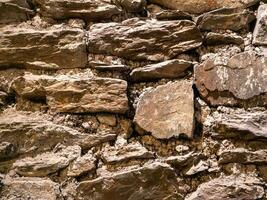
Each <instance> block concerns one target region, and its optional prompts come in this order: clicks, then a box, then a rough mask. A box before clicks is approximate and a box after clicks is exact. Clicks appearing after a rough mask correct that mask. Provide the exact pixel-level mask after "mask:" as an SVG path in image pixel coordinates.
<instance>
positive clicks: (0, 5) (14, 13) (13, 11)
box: [0, 0, 34, 24]
mask: <svg viewBox="0 0 267 200" xmlns="http://www.w3.org/2000/svg"><path fill="white" fill-rule="evenodd" d="M33 14H34V12H33V10H31V9H30V6H29V4H28V3H27V1H25V0H4V1H1V2H0V24H2V23H12V22H22V21H26V20H28V19H30V18H31V16H32V15H33Z"/></svg>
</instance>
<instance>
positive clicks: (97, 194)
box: [77, 163, 179, 200]
mask: <svg viewBox="0 0 267 200" xmlns="http://www.w3.org/2000/svg"><path fill="white" fill-rule="evenodd" d="M107 185H108V187H106V186H107ZM93 188H94V189H93ZM177 189H178V187H177V180H176V179H175V172H174V170H173V169H172V168H171V167H170V166H169V165H167V164H162V163H153V164H147V165H145V166H143V167H140V168H137V169H133V170H128V171H125V172H124V173H118V174H111V175H107V176H105V177H103V178H98V179H94V180H89V181H84V182H81V183H80V185H79V186H78V188H77V191H78V197H77V199H79V200H80V199H81V200H89V199H95V200H108V199H110V198H111V197H112V198H113V199H116V200H125V199H135V200H143V199H145V198H146V197H149V198H151V199H166V198H169V199H177V198H178V196H179V194H178V192H177Z"/></svg>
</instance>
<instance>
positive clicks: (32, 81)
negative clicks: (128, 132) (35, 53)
mask: <svg viewBox="0 0 267 200" xmlns="http://www.w3.org/2000/svg"><path fill="white" fill-rule="evenodd" d="M12 88H13V89H14V90H15V92H16V94H18V95H19V97H20V98H24V99H28V100H33V101H34V100H35V99H43V100H44V101H45V102H46V103H47V105H48V107H49V108H50V109H51V110H52V111H55V112H68V113H88V112H90V113H94V112H110V113H125V112H126V111H127V109H128V99H127V95H126V90H127V82H126V81H123V80H119V79H111V78H94V77H86V76H84V77H81V76H77V77H75V76H47V75H33V74H26V75H24V76H23V77H19V78H18V79H16V80H15V81H14V83H13V85H12Z"/></svg>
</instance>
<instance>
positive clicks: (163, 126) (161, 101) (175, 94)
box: [134, 80, 194, 139]
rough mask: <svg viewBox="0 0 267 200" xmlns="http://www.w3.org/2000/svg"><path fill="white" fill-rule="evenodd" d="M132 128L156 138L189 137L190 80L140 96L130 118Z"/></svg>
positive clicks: (191, 116)
mask: <svg viewBox="0 0 267 200" xmlns="http://www.w3.org/2000/svg"><path fill="white" fill-rule="evenodd" d="M134 122H135V123H136V125H137V126H138V127H139V128H141V129H142V130H144V131H145V132H149V133H151V134H152V135H153V136H154V137H156V138H159V139H168V138H171V137H178V136H179V135H181V134H184V135H187V136H188V137H192V136H193V129H194V102H193V89H192V83H191V81H187V80H182V81H177V82H173V83H167V84H166V85H162V86H158V87H157V88H156V89H152V90H149V91H147V92H145V93H143V94H142V95H141V97H140V100H139V102H138V105H137V109H136V114H135V117H134Z"/></svg>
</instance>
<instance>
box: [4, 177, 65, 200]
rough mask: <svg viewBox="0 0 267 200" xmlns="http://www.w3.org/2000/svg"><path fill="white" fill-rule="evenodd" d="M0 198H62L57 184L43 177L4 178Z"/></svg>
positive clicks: (53, 199)
mask: <svg viewBox="0 0 267 200" xmlns="http://www.w3.org/2000/svg"><path fill="white" fill-rule="evenodd" d="M3 184H4V187H3V190H2V191H1V192H0V195H1V199H3V200H9V199H34V200H44V199H45V200H63V197H62V196H61V194H60V189H59V185H58V184H57V183H55V182H53V181H51V180H50V179H45V178H24V177H22V178H6V179H4V181H3Z"/></svg>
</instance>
